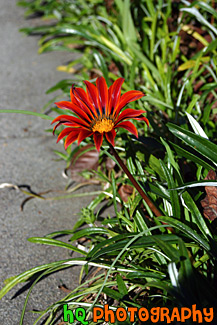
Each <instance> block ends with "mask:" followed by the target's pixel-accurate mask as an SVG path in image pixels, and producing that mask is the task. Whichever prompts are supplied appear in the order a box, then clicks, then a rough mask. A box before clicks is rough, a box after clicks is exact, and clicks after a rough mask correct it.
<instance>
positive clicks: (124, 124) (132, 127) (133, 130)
mask: <svg viewBox="0 0 217 325" xmlns="http://www.w3.org/2000/svg"><path fill="white" fill-rule="evenodd" d="M115 128H124V129H126V130H127V131H129V132H131V133H132V134H134V135H135V136H136V137H137V138H138V132H137V128H136V127H135V125H134V124H133V123H131V122H129V121H125V122H121V123H119V124H118V125H116V127H115Z"/></svg>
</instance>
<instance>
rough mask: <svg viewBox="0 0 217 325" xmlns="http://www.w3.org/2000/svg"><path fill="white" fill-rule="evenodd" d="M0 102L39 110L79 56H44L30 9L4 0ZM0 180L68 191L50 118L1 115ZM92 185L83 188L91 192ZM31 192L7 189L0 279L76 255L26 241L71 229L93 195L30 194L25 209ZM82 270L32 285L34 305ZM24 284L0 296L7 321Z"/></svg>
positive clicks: (40, 305)
mask: <svg viewBox="0 0 217 325" xmlns="http://www.w3.org/2000/svg"><path fill="white" fill-rule="evenodd" d="M0 9H1V10H0V42H1V52H0V53H1V54H0V63H1V74H0V95H1V96H0V98H1V102H0V108H1V109H15V108H16V109H24V110H32V111H37V112H40V109H41V108H42V107H43V105H44V104H45V103H46V102H47V101H48V100H49V99H50V98H52V96H53V95H51V96H48V95H45V91H46V90H47V89H48V88H50V87H51V86H53V85H54V84H55V83H57V82H58V81H60V80H61V79H65V78H67V77H68V78H70V76H69V75H66V74H65V73H63V72H57V71H56V67H57V66H58V65H61V64H64V63H65V62H67V61H69V60H71V59H72V58H73V54H70V53H60V52H57V53H48V54H43V55H38V54H37V49H38V46H37V38H36V37H26V36H25V35H23V34H21V33H20V32H19V31H18V29H19V28H21V27H24V26H29V24H30V23H34V20H33V21H32V22H31V21H25V20H24V18H23V14H24V11H23V10H22V8H19V7H16V1H15V0H10V1H8V0H1V1H0ZM0 125H1V127H0V184H2V183H13V184H17V185H21V184H26V185H29V186H31V188H32V190H34V191H35V192H43V191H46V190H49V189H60V190H63V189H64V187H65V185H66V180H65V179H64V178H63V177H62V175H61V171H62V170H63V169H64V167H65V164H64V162H56V161H55V159H56V156H55V155H54V153H53V151H52V150H54V149H56V150H62V151H64V150H63V147H62V145H61V144H60V145H56V138H55V137H53V136H52V135H51V134H50V133H45V132H44V130H45V129H47V128H50V122H49V121H45V120H42V119H40V118H37V117H34V116H27V115H21V114H0ZM90 190H92V189H90V188H85V189H83V190H82V191H84V192H86V191H90ZM25 197H26V196H25V195H24V194H22V193H20V192H17V191H15V190H12V189H0V247H1V255H0V280H1V287H3V280H4V279H6V278H7V277H10V276H14V275H16V274H18V273H21V272H23V271H25V270H27V269H29V268H31V267H35V266H37V265H41V264H45V263H49V262H52V261H57V260H62V259H64V258H69V253H70V251H66V250H64V249H61V248H54V247H52V246H50V247H47V246H43V245H36V244H32V243H29V242H27V238H29V237H32V236H43V235H46V234H48V233H50V232H52V231H57V230H62V229H71V228H72V227H73V224H74V223H75V221H76V220H77V218H78V213H79V211H80V209H81V208H82V207H84V206H86V205H87V204H88V202H90V200H91V199H92V198H91V197H86V198H82V199H74V200H73V199H69V200H59V201H42V200H37V199H33V200H30V201H29V202H28V203H27V204H26V205H25V207H24V211H23V212H21V210H20V204H21V202H22V201H23V199H25ZM77 275H78V268H77V269H76V268H71V269H69V270H67V271H62V272H59V273H56V274H54V275H52V276H50V277H49V278H48V279H46V280H43V281H41V282H40V283H39V284H37V286H36V287H35V289H34V290H33V292H32V294H31V297H30V300H29V304H28V308H27V310H32V309H44V308H46V307H47V306H48V305H49V304H50V303H52V302H55V301H57V300H58V299H60V298H61V297H63V296H65V294H64V293H63V292H62V291H61V290H60V289H58V285H60V284H62V283H65V285H67V287H69V288H73V287H75V285H76V283H77V282H78V277H77ZM19 288H22V285H20V286H19V287H18V286H17V287H15V289H13V290H12V291H11V292H9V293H8V294H7V295H6V297H4V298H3V299H2V300H1V301H0V323H1V324H4V325H12V324H13V325H16V324H18V323H19V317H20V314H21V310H22V306H23V303H24V299H25V296H26V293H27V292H24V293H22V294H21V295H19V296H18V297H17V298H15V299H13V300H11V298H12V296H13V295H14V294H15V292H16V291H17V290H18V289H19ZM33 319H35V316H34V315H32V314H31V313H27V314H26V316H25V320H24V324H25V325H31V324H33Z"/></svg>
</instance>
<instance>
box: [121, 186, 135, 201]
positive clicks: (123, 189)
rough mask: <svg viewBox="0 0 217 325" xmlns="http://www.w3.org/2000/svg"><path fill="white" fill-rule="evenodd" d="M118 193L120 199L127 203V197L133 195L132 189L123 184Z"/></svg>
mask: <svg viewBox="0 0 217 325" xmlns="http://www.w3.org/2000/svg"><path fill="white" fill-rule="evenodd" d="M118 193H119V195H120V197H121V199H122V200H123V201H124V202H127V201H128V197H129V196H131V195H132V194H133V187H132V186H130V185H128V184H123V185H121V186H120V188H119V190H118Z"/></svg>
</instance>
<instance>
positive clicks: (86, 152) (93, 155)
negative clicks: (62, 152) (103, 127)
mask: <svg viewBox="0 0 217 325" xmlns="http://www.w3.org/2000/svg"><path fill="white" fill-rule="evenodd" d="M98 166H99V152H98V151H97V150H96V149H95V147H94V146H93V145H92V144H87V145H86V146H84V147H82V148H80V149H79V150H78V151H77V152H76V153H75V155H74V156H73V158H72V161H71V164H70V166H69V169H70V171H71V178H72V179H73V180H75V181H76V182H81V181H84V180H85V179H84V177H82V176H81V175H79V173H81V172H83V171H85V170H92V169H93V170H97V167H98Z"/></svg>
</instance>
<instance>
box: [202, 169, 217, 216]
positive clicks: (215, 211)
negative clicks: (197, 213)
mask: <svg viewBox="0 0 217 325" xmlns="http://www.w3.org/2000/svg"><path fill="white" fill-rule="evenodd" d="M205 179H206V180H217V175H216V173H215V172H214V170H210V171H209V172H208V174H207V177H206V178H205ZM205 191H206V194H207V195H206V197H205V198H204V199H203V200H202V201H201V202H200V203H201V205H202V207H203V214H204V216H205V217H206V218H208V219H209V220H211V221H213V220H214V219H216V218H217V187H216V186H205Z"/></svg>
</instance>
